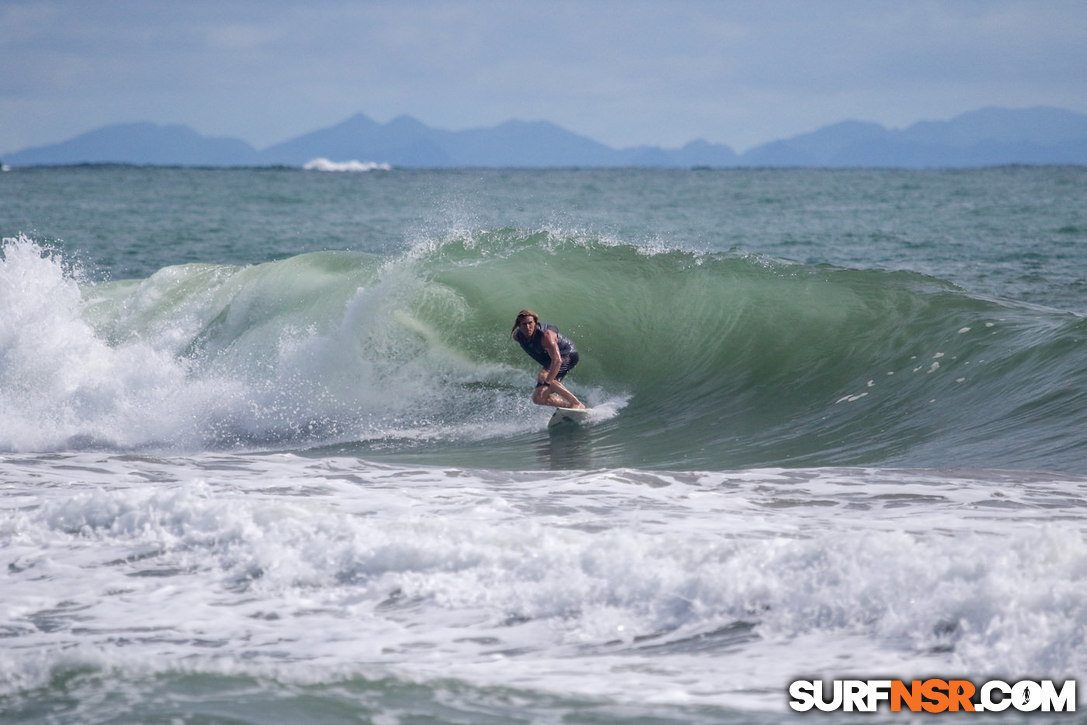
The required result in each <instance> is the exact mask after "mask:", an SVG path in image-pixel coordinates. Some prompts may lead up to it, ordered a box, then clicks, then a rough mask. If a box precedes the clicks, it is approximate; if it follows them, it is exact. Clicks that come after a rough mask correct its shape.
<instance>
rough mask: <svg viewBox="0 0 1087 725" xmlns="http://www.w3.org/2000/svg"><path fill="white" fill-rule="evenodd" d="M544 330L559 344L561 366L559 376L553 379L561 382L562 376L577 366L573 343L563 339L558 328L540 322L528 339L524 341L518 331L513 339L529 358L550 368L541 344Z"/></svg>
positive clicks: (575, 349) (549, 358)
mask: <svg viewBox="0 0 1087 725" xmlns="http://www.w3.org/2000/svg"><path fill="white" fill-rule="evenodd" d="M546 330H552V331H553V332H554V333H555V337H556V338H557V341H558V343H559V357H561V358H562V364H561V367H560V368H559V374H558V375H556V376H555V377H556V378H557V379H559V380H562V378H563V376H565V375H566V373H568V372H570V369H571V368H572V367H574V366H575V365H577V361H578V354H577V348H575V347H574V343H572V342H570V340H569V339H567V338H566V337H564V336H563V334H562V333H561V332H559V328H557V327H555V326H554V325H549V324H547V323H546V322H541V323H540V324H538V325H536V332H535V334H533V335H532V337H531V338H530V339H527V340H526V339H525V335H524V333H523V332H522V331H521V330H520V329H518V330H517V332H515V333H514V335H513V339H514V340H517V342H518V344H519V345H520V346H521V348H522V349H523V350H524V351H525V352H527V353H528V356H529V357H531V358H532V359H533V360H535V361H536V362H538V363H540V365H542V366H543V367H545V368H550V367H551V356H550V355H548V354H547V350H546V349H545V348H544V344H543V339H544V331H546Z"/></svg>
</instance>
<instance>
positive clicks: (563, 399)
mask: <svg viewBox="0 0 1087 725" xmlns="http://www.w3.org/2000/svg"><path fill="white" fill-rule="evenodd" d="M546 380H547V370H541V371H540V374H539V375H538V376H537V378H536V390H534V391H533V392H532V402H533V403H535V404H536V405H550V406H552V407H555V408H584V407H585V405H584V404H583V403H582V402H581V401H580V400H578V399H577V396H576V395H574V394H573V393H571V392H570V391H569V390H567V389H566V386H565V385H563V384H562V383H560V382H559V381H558V380H556V381H555V382H553V383H551V384H550V385H548V384H547V382H545V381H546Z"/></svg>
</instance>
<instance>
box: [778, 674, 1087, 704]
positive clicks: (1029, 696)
mask: <svg viewBox="0 0 1087 725" xmlns="http://www.w3.org/2000/svg"><path fill="white" fill-rule="evenodd" d="M825 685H829V686H825ZM789 697H790V700H789V707H791V708H792V709H793V710H796V711H798V712H808V711H810V710H812V709H813V708H814V709H816V710H821V711H823V712H833V711H835V710H840V711H843V712H876V711H877V710H878V709H879V708H880V706H881V705H882V704H884V703H886V704H887V705H888V706H889V707H890V709H891V712H900V711H902V710H907V711H911V712H1001V711H1004V710H1007V709H1008V708H1012V709H1013V710H1018V711H1019V712H1075V711H1076V681H1075V680H1066V681H1065V682H1064V683H1063V684H1061V686H1060V687H1059V688H1058V687H1057V685H1056V684H1055V683H1054V682H1053V681H1052V680H1040V681H1033V680H1021V681H1019V682H1015V683H1011V684H1009V683H1007V682H1004V681H1002V680H990V681H989V682H985V683H983V684H982V685H981V686H980V687H979V686H976V685H974V683H972V682H970V681H969V680H941V679H936V678H932V679H928V680H912V681H911V682H908V683H907V682H903V681H902V680H834V681H832V682H830V683H824V682H823V681H822V680H797V681H796V682H793V683H792V684H790V685H789Z"/></svg>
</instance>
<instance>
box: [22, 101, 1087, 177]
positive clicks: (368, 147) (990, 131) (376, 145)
mask: <svg viewBox="0 0 1087 725" xmlns="http://www.w3.org/2000/svg"><path fill="white" fill-rule="evenodd" d="M317 158H324V159H330V160H332V161H337V162H347V161H361V162H374V163H378V164H390V165H392V166H394V167H402V168H447V167H527V168H538V167H701V166H707V167H741V166H748V167H750V166H756V167H775V166H777V167H780V166H785V167H893V168H930V167H931V168H947V167H976V166H994V165H1003V164H1087V115H1085V114H1081V113H1075V112H1072V111H1067V110H1062V109H1058V108H1029V109H1017V110H1012V109H999V108H986V109H982V110H978V111H972V112H970V113H965V114H963V115H961V116H958V117H956V118H953V119H951V120H950V121H922V122H920V123H915V124H914V125H912V126H910V127H909V128H906V129H904V130H889V129H887V128H884V127H883V126H881V125H879V124H877V123H865V122H860V121H843V122H842V123H837V124H834V125H831V126H826V127H823V128H821V129H819V130H817V131H813V132H812V133H807V134H802V135H800V136H795V137H793V138H790V139H785V140H782V141H774V142H772V143H768V144H764V145H762V146H758V147H756V148H753V149H751V150H749V151H747V152H745V153H743V154H737V153H736V152H734V151H733V150H732V149H731V148H729V147H728V146H724V145H721V144H712V143H707V142H706V141H692V142H691V143H688V144H687V145H686V146H683V147H682V148H673V149H666V148H659V147H655V146H639V147H634V148H626V149H614V148H611V147H609V146H606V145H604V144H602V143H599V142H597V141H594V140H592V139H590V138H587V137H585V136H579V135H577V134H575V133H571V132H570V131H567V130H565V129H563V128H560V127H559V126H556V125H555V124H552V123H548V122H545V121H535V122H524V121H507V122H505V123H503V124H500V125H498V126H494V127H491V128H479V129H470V130H466V131H443V130H439V129H435V128H431V127H429V126H427V125H425V124H423V123H421V122H419V121H417V120H415V119H414V118H411V117H410V116H400V117H399V118H395V119H393V120H392V121H389V122H388V123H384V124H382V123H378V122H376V121H373V120H372V119H370V118H368V117H366V116H364V115H362V114H359V115H356V116H352V117H351V118H349V119H347V120H346V121H344V122H342V123H339V124H337V125H335V126H331V127H329V128H325V129H321V130H318V131H313V132H312V133H307V134H304V135H302V136H299V137H297V138H294V139H291V140H289V141H285V142H283V143H280V144H276V145H274V146H270V147H268V148H266V149H263V150H258V149H255V148H253V147H252V146H250V145H249V144H247V143H246V142H244V141H240V140H238V139H232V138H208V137H206V136H201V135H200V134H198V133H196V132H195V131H193V130H192V129H190V128H188V127H186V126H180V125H165V126H163V125H157V124H153V123H130V124H117V125H112V126H106V127H104V128H101V129H98V130H96V131H90V132H88V133H84V134H82V135H80V136H76V137H75V138H73V139H70V140H68V141H64V142H62V143H58V144H52V145H49V146H38V147H35V148H28V149H24V150H22V151H18V152H15V153H12V154H9V155H7V156H5V157H4V159H3V161H4V163H5V164H7V165H9V166H13V167H14V166H45V165H62V164H89V163H118V164H140V165H160V166H303V165H304V164H306V163H307V162H309V161H312V160H313V159H317Z"/></svg>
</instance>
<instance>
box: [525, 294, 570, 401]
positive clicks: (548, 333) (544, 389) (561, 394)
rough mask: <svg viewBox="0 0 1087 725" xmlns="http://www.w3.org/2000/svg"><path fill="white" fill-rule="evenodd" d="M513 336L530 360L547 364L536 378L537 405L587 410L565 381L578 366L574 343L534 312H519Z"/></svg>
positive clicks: (533, 396) (535, 394)
mask: <svg viewBox="0 0 1087 725" xmlns="http://www.w3.org/2000/svg"><path fill="white" fill-rule="evenodd" d="M510 334H511V335H512V336H513V339H514V340H516V341H517V342H518V343H519V344H520V345H521V347H522V348H523V349H524V351H525V352H527V353H528V356H529V357H531V358H532V359H533V360H535V361H536V362H538V363H540V365H543V370H541V371H540V373H539V375H537V376H536V390H535V391H533V393H532V402H533V403H535V404H536V405H553V406H555V407H556V408H584V407H585V404H584V403H582V402H581V401H580V400H578V399H577V397H576V396H575V395H574V394H573V393H571V392H570V391H569V390H567V389H566V386H565V385H563V384H562V382H561V381H562V379H563V378H564V377H566V373H568V372H570V371H571V370H573V369H574V366H575V365H577V361H578V354H577V349H576V348H575V347H574V343H572V342H570V340H568V339H567V338H566V337H564V336H563V335H561V334H560V333H559V330H558V328H557V327H555V326H554V325H549V324H547V323H546V322H540V316H539V315H537V314H536V313H535V312H533V311H532V310H521V311H520V312H518V313H517V319H515V320H514V321H513V330H512V331H511V333H510Z"/></svg>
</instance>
